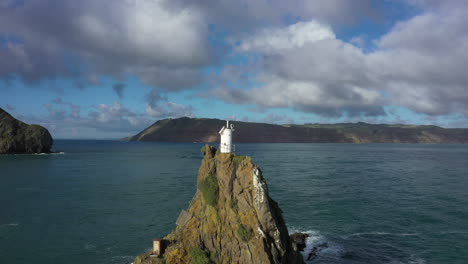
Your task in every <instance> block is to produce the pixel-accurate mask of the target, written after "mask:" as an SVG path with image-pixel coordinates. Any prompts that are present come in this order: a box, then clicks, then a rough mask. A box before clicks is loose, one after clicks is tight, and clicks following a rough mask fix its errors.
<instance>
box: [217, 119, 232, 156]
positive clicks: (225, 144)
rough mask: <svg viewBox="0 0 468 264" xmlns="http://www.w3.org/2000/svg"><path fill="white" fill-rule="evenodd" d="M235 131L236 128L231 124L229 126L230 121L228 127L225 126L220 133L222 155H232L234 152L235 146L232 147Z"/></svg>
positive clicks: (227, 121) (227, 122) (227, 123)
mask: <svg viewBox="0 0 468 264" xmlns="http://www.w3.org/2000/svg"><path fill="white" fill-rule="evenodd" d="M233 131H234V126H233V125H232V124H231V126H229V120H226V126H223V128H221V130H220V131H219V134H220V135H221V142H220V144H219V149H220V150H221V153H231V152H233V151H234V146H233V145H232V132H233Z"/></svg>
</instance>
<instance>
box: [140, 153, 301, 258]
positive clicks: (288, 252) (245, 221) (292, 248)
mask: <svg viewBox="0 0 468 264" xmlns="http://www.w3.org/2000/svg"><path fill="white" fill-rule="evenodd" d="M202 153H203V155H204V157H203V160H202V162H201V166H200V168H199V170H198V178H197V187H198V188H197V192H196V193H195V197H194V198H193V200H192V201H191V203H190V207H189V208H188V209H187V210H183V211H182V212H181V213H180V216H179V218H178V219H177V222H176V225H177V226H176V227H175V229H174V230H173V231H172V233H170V234H169V235H167V236H166V237H164V238H163V239H158V240H155V241H154V243H155V249H154V250H153V251H151V252H147V253H145V254H142V255H140V256H138V257H136V259H135V260H134V264H143V263H171V264H177V263H178V264H182V263H196V264H208V263H239V264H240V263H262V264H265V263H278V264H280V263H281V264H283V263H289V264H295V263H304V260H303V257H302V255H301V254H300V253H299V251H298V246H299V249H301V247H302V248H303V247H304V245H302V246H301V245H298V244H300V243H304V241H303V240H304V239H305V238H302V242H300V243H297V244H296V243H295V242H293V239H294V237H293V238H291V237H290V236H289V234H288V230H287V227H286V225H285V222H284V220H283V216H282V212H281V209H280V208H279V206H278V204H277V203H276V202H275V201H274V200H273V199H272V198H270V196H269V194H268V187H267V184H266V182H265V179H264V178H263V176H262V172H261V170H260V168H258V167H257V166H256V165H254V164H253V163H252V160H251V158H250V157H247V156H236V155H235V154H233V153H223V152H222V151H217V150H216V149H215V148H214V147H211V146H209V145H205V146H204V147H203V148H202ZM296 240H297V239H294V241H296ZM299 240H301V239H299Z"/></svg>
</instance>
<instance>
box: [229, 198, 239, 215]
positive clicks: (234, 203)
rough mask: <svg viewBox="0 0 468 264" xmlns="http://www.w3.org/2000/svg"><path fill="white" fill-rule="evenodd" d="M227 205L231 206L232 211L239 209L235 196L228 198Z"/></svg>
mask: <svg viewBox="0 0 468 264" xmlns="http://www.w3.org/2000/svg"><path fill="white" fill-rule="evenodd" d="M229 207H231V209H232V210H234V212H237V211H238V210H239V205H238V201H237V199H236V197H232V199H231V200H229Z"/></svg>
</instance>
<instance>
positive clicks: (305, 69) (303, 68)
mask: <svg viewBox="0 0 468 264" xmlns="http://www.w3.org/2000/svg"><path fill="white" fill-rule="evenodd" d="M467 7H468V3H467V2H466V1H462V0H460V1H458V0H453V1H435V0H385V1H372V0H356V1H348V0H309V1H307V0H294V1H279V0H249V1H248V0H240V1H228V0H220V1H216V2H213V1H186V0H172V1H166V0H116V1H110V0H109V1H92V0H83V1H71V0H61V1H58V0H24V1H15V0H0V107H2V108H4V109H5V110H7V111H8V112H10V113H11V114H13V115H14V116H15V117H17V118H20V119H22V120H24V121H26V122H29V123H38V124H41V125H43V126H45V127H47V128H48V129H49V130H50V131H51V133H52V135H53V136H54V137H55V138H97V139H99V138H119V137H124V136H128V135H132V134H134V133H137V132H139V131H140V130H142V129H144V128H146V127H147V126H149V125H150V124H152V123H153V122H155V121H157V120H159V119H163V118H176V117H181V116H191V117H208V118H222V119H225V118H229V119H233V120H240V121H252V122H269V123H278V124H285V123H298V124H302V123H316V122H318V123H336V122H358V121H364V122H369V123H412V124H434V125H439V126H444V127H468V119H467V116H468V91H467V90H468V89H467V84H468V77H467V75H466V74H465V71H466V67H467V66H468V50H467V49H468V19H467V18H465V15H464V13H463V10H466V8H467Z"/></svg>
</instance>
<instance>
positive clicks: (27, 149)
mask: <svg viewBox="0 0 468 264" xmlns="http://www.w3.org/2000/svg"><path fill="white" fill-rule="evenodd" d="M52 144H53V139H52V136H51V135H50V133H49V131H48V130H47V129H45V128H44V127H42V126H39V125H28V124H25V123H23V122H21V121H19V120H17V119H15V118H14V117H12V116H11V115H10V114H8V113H7V112H6V111H4V110H3V109H1V108H0V154H16V153H48V152H50V150H51V148H52Z"/></svg>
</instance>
